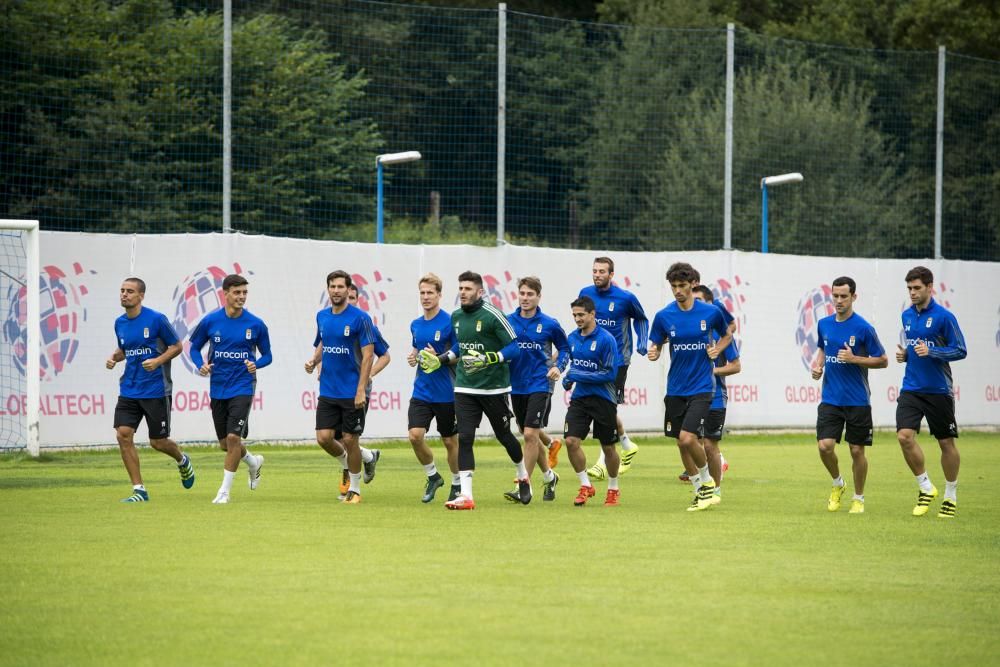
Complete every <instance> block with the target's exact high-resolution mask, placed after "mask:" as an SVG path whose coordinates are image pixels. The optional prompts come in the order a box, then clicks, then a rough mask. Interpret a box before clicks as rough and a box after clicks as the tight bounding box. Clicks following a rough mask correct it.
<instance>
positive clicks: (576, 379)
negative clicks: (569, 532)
mask: <svg viewBox="0 0 1000 667" xmlns="http://www.w3.org/2000/svg"><path fill="white" fill-rule="evenodd" d="M570 307H571V308H572V310H573V322H574V323H575V324H576V331H574V332H573V333H571V334H570V335H569V349H570V353H569V358H570V360H569V370H568V371H567V372H566V376H565V377H563V381H562V385H563V389H565V390H566V391H570V390H571V389H572V391H573V395H572V398H571V399H570V402H569V410H568V411H567V412H566V425H565V427H564V431H565V432H564V433H563V437H564V439H565V440H566V453H567V456H569V461H570V464H572V466H573V470H574V472H576V476H577V478H578V479H579V480H580V491H579V492H578V493H577V494H576V498H575V499H574V500H573V504H574V505H576V506H577V507H580V506H582V505H584V504H586V502H587V499H589V498H592V497H593V496H594V494H595V491H594V486H593V484H591V482H590V475H589V474H588V471H587V455H586V454H584V452H583V448H582V447H581V446H580V441H582V440H583V439H585V438H586V437H587V433H588V432H589V431H590V425H591V423H593V425H594V437H595V438H596V439H597V440H598V442H600V443H601V452H602V454H603V456H604V460H605V462H606V466H607V479H608V493H607V495H606V496H605V498H604V504H605V505H606V506H609V507H614V506H616V505H618V501H619V497H620V495H621V492H620V490H619V488H618V475H619V473H620V468H619V465H620V463H621V459H620V458H619V456H618V450H617V449H615V444H616V443H617V442H618V415H617V414H616V413H617V412H618V390H617V387H616V384H615V379H616V378H617V377H619V374H618V355H619V349H620V348H619V345H618V341H616V340H615V337H614V336H613V335H612V334H611V333H610V332H609V331H607V330H606V329H604V328H602V327H599V326H597V314H596V312H595V311H596V309H595V306H594V302H593V300H591V299H590V297H586V296H581V297H578V298H577V299H576V300H575V301H574V302H573V303H571V304H570ZM574 385H575V387H574Z"/></svg>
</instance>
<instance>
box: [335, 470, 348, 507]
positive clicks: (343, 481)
mask: <svg viewBox="0 0 1000 667" xmlns="http://www.w3.org/2000/svg"><path fill="white" fill-rule="evenodd" d="M350 490H351V473H349V472H348V471H347V468H344V472H342V473H341V474H340V487H339V488H338V491H340V496H339V497H338V498H337V500H343V499H344V497H345V496H347V492H348V491H350Z"/></svg>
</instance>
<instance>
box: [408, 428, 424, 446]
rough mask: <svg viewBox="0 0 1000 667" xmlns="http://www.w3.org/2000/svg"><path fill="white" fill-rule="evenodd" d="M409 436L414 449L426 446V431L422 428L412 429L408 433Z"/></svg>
mask: <svg viewBox="0 0 1000 667" xmlns="http://www.w3.org/2000/svg"><path fill="white" fill-rule="evenodd" d="M407 436H408V437H409V438H410V444H411V445H413V446H414V447H418V446H420V445H422V444H424V429H422V428H411V429H410V430H409V431H407Z"/></svg>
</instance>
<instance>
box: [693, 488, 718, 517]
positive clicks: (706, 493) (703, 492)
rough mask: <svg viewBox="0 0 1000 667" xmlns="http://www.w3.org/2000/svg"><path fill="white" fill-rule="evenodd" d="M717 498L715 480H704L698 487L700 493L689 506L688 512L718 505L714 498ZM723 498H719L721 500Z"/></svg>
mask: <svg viewBox="0 0 1000 667" xmlns="http://www.w3.org/2000/svg"><path fill="white" fill-rule="evenodd" d="M713 498H715V482H703V483H702V485H701V487H699V488H698V493H696V494H695V496H694V502H693V503H691V505H690V506H689V507H688V508H687V511H688V512H700V511H702V510H707V509H708V508H709V507H711V506H712V505H717V504H718V503H717V502H714V501H713V500H712V499H713ZM721 501H722V498H721V497H720V498H719V502H721Z"/></svg>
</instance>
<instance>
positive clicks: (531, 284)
mask: <svg viewBox="0 0 1000 667" xmlns="http://www.w3.org/2000/svg"><path fill="white" fill-rule="evenodd" d="M522 287H527V288H528V289H530V290H534V291H535V294H538V295H539V296H540V295H541V294H542V281H541V280H539V279H538V278H537V277H536V276H525V277H523V278H521V279H520V280H518V281H517V289H521V288H522Z"/></svg>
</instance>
